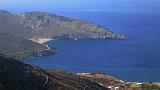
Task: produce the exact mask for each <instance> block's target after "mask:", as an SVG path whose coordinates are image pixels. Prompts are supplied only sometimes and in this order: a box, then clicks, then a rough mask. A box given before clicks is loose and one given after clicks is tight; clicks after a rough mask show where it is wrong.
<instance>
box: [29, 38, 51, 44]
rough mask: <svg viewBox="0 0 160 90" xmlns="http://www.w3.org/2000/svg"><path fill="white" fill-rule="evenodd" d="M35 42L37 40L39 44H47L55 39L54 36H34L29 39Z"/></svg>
mask: <svg viewBox="0 0 160 90" xmlns="http://www.w3.org/2000/svg"><path fill="white" fill-rule="evenodd" d="M29 40H31V41H33V42H36V43H38V44H45V43H47V42H49V41H51V40H53V39H52V38H32V39H29Z"/></svg>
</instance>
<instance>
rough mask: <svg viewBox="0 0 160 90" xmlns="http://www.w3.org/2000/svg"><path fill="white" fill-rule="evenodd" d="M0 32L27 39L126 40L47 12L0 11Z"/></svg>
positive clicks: (93, 26)
mask: <svg viewBox="0 0 160 90" xmlns="http://www.w3.org/2000/svg"><path fill="white" fill-rule="evenodd" d="M0 32H3V33H8V34H11V35H14V36H18V37H23V38H27V39H33V38H68V39H83V38H85V39H108V38H123V39H124V38H127V37H126V36H125V35H121V34H117V33H114V32H112V31H110V30H108V29H107V28H105V27H102V26H100V25H97V24H94V23H90V22H87V21H84V20H77V19H72V18H69V17H64V16H59V15H56V14H51V13H47V12H24V13H19V14H12V13H9V12H8V11H3V10H0Z"/></svg>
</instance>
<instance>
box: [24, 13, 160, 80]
mask: <svg viewBox="0 0 160 90" xmlns="http://www.w3.org/2000/svg"><path fill="white" fill-rule="evenodd" d="M57 14H58V15H63V16H68V17H72V18H77V19H82V20H86V21H88V22H93V23H96V24H99V25H102V26H104V27H106V28H108V29H109V30H111V31H113V32H116V33H120V34H125V35H127V36H128V37H129V38H128V39H127V40H122V39H117V40H116V39H107V40H53V41H50V42H49V43H48V44H49V45H50V46H53V47H56V48H57V54H54V55H50V56H44V57H39V58H27V59H25V60H24V62H26V63H29V64H32V65H36V66H39V67H42V68H49V69H57V70H65V71H69V72H74V73H77V72H78V73H79V72H100V73H105V74H108V75H112V76H114V77H116V78H118V79H121V80H125V81H128V82H160V14H145V13H118V12H116V13H114V12H57Z"/></svg>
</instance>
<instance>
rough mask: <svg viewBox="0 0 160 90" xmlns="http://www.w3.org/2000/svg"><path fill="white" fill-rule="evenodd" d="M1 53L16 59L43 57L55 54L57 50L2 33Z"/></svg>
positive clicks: (0, 37)
mask: <svg viewBox="0 0 160 90" xmlns="http://www.w3.org/2000/svg"><path fill="white" fill-rule="evenodd" d="M0 42H1V43H0V52H1V53H3V54H5V55H8V56H10V57H14V58H17V57H18V58H20V57H21V58H22V57H25V56H41V55H47V54H49V53H54V52H55V50H54V49H52V48H50V49H48V47H47V46H46V45H41V44H38V43H35V42H33V41H31V40H27V39H23V38H21V37H14V36H12V35H8V34H6V33H0Z"/></svg>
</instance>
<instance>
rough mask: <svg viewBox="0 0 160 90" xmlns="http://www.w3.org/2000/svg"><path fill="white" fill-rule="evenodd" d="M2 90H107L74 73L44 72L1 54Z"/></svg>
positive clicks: (0, 89) (0, 88) (0, 85)
mask: <svg viewBox="0 0 160 90" xmlns="http://www.w3.org/2000/svg"><path fill="white" fill-rule="evenodd" d="M0 90H107V89H106V88H105V87H103V86H101V85H99V84H98V83H96V82H94V81H91V80H88V79H84V78H81V77H80V76H77V75H75V74H72V73H68V72H62V71H55V70H43V69H41V68H38V67H35V66H31V65H28V64H24V63H22V62H20V61H17V60H14V59H11V58H9V57H7V56H5V55H2V54H0Z"/></svg>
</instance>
